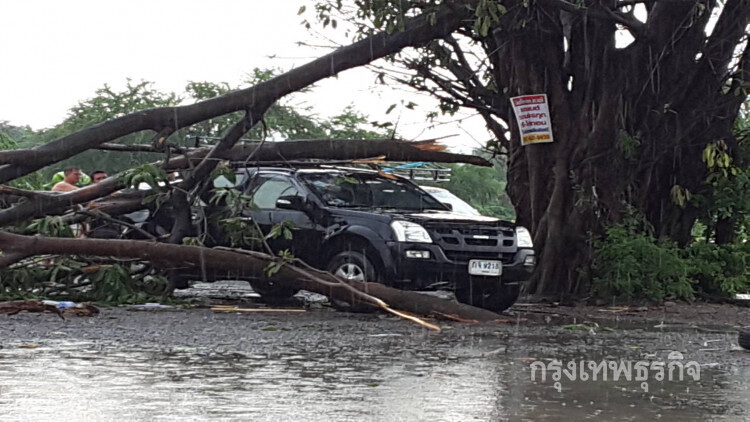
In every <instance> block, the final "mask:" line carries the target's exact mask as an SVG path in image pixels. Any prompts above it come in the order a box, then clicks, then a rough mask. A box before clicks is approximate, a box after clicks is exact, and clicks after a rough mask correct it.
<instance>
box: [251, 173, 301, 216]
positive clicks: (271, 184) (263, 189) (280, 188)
mask: <svg viewBox="0 0 750 422" xmlns="http://www.w3.org/2000/svg"><path fill="white" fill-rule="evenodd" d="M258 182H259V186H258V185H257V188H255V190H254V191H253V193H252V197H253V200H252V205H253V206H255V207H257V208H258V209H274V208H276V200H277V199H279V197H280V196H286V195H298V194H299V191H298V190H297V187H296V186H294V184H293V183H292V181H291V180H289V179H288V178H286V177H283V176H261V180H259V181H258Z"/></svg>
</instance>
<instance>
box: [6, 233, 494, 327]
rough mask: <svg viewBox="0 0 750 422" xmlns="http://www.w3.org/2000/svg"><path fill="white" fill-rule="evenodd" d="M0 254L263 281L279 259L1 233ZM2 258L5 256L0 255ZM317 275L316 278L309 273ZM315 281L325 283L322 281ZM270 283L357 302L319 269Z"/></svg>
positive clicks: (411, 295)
mask: <svg viewBox="0 0 750 422" xmlns="http://www.w3.org/2000/svg"><path fill="white" fill-rule="evenodd" d="M0 250H2V251H3V254H11V255H16V254H27V255H40V254H53V255H84V256H100V257H110V256H111V257H118V258H139V259H143V260H148V261H152V262H159V263H170V264H171V265H177V266H183V267H186V268H195V267H197V266H201V265H202V266H205V268H207V269H218V270H221V271H225V272H231V273H233V274H234V275H235V276H238V277H257V278H264V277H265V272H264V269H265V268H266V267H267V266H268V264H270V263H273V262H276V261H277V259H276V258H274V257H273V256H271V255H266V254H262V253H259V252H249V251H243V252H242V253H237V252H233V251H229V250H226V249H209V248H204V247H197V246H184V245H171V244H166V243H154V242H146V241H137V240H99V239H63V238H51V237H42V236H22V235H16V234H11V233H7V232H3V231H0ZM0 256H2V255H0ZM310 273H313V274H314V276H315V277H310V276H308V275H307V274H310ZM315 278H318V279H321V280H322V281H323V283H322V282H321V281H319V280H315ZM269 280H271V281H273V282H274V283H278V284H282V285H287V286H289V287H292V288H295V289H304V290H308V291H311V292H315V293H320V294H323V295H326V296H328V297H331V298H335V299H340V300H343V301H347V302H351V301H355V303H356V300H357V299H359V300H360V301H361V300H362V298H358V297H357V296H356V295H353V294H352V291H351V289H349V288H347V287H346V286H345V285H344V284H345V282H344V281H343V280H340V279H338V278H336V277H334V276H333V275H331V274H329V273H325V272H322V271H317V270H300V269H299V268H296V267H294V266H291V265H284V266H283V267H282V268H281V269H280V270H279V272H278V273H276V274H274V276H273V277H271V278H270V279H269ZM346 283H348V284H349V286H351V287H353V288H355V289H356V290H358V291H361V292H365V293H367V294H368V295H371V296H374V297H377V298H380V299H382V300H383V301H385V302H386V303H387V304H388V305H390V306H391V307H392V308H396V309H400V310H402V311H407V312H411V313H414V314H417V315H424V316H430V315H441V314H442V315H455V316H457V317H459V318H461V319H466V320H475V321H482V322H488V321H493V320H496V319H499V318H500V316H499V315H498V314H496V313H494V312H491V311H487V310H484V309H480V308H475V307H473V306H469V305H464V304H460V303H456V302H451V301H448V300H444V299H439V298H436V297H432V296H428V295H423V294H419V293H416V292H409V291H402V290H398V289H394V288H391V287H387V286H385V285H382V284H380V283H363V282H354V281H347V282H346Z"/></svg>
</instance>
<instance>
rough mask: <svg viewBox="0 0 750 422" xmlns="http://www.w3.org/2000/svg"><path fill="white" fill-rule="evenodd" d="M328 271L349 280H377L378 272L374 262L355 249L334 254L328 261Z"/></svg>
mask: <svg viewBox="0 0 750 422" xmlns="http://www.w3.org/2000/svg"><path fill="white" fill-rule="evenodd" d="M328 272H330V273H331V274H333V275H335V276H337V277H340V278H343V279H347V280H355V281H377V272H376V270H375V267H374V266H373V265H372V262H370V260H369V259H367V257H366V256H364V255H363V254H361V253H359V252H354V251H344V252H341V253H339V254H337V255H336V256H334V257H333V258H332V259H331V262H329V263H328Z"/></svg>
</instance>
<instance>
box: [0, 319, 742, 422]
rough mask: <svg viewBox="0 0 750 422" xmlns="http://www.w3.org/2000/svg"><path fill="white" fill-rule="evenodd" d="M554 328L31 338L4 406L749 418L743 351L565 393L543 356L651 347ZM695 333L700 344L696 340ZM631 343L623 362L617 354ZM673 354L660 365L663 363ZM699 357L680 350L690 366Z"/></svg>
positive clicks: (13, 351)
mask: <svg viewBox="0 0 750 422" xmlns="http://www.w3.org/2000/svg"><path fill="white" fill-rule="evenodd" d="M530 331H535V330H530ZM554 333H555V331H554V330H542V331H540V332H534V333H502V335H498V336H486V337H479V338H475V337H470V338H468V339H466V338H464V339H461V338H452V339H451V340H450V341H446V339H441V338H439V337H438V338H425V340H424V341H418V340H419V339H409V338H408V337H407V336H405V337H403V338H402V337H398V336H385V337H368V339H367V341H366V342H364V344H361V345H359V346H355V345H353V344H344V345H340V344H336V343H333V342H329V341H328V340H326V339H325V338H321V336H320V333H317V334H316V337H315V338H314V339H313V340H316V341H310V342H306V341H302V342H300V343H299V344H296V345H286V346H285V347H283V348H279V349H276V350H274V351H273V352H269V351H267V350H266V351H265V352H261V351H259V350H255V349H254V348H253V347H252V346H250V347H248V348H246V349H245V350H240V349H238V350H229V349H228V348H205V347H177V346H173V347H169V348H156V347H153V346H147V347H146V349H136V348H134V347H132V346H123V345H120V344H118V343H116V342H112V343H107V342H100V341H83V342H81V341H79V342H76V341H68V340H59V339H54V340H42V341H40V342H39V343H38V344H35V346H37V347H35V348H33V347H32V346H31V345H30V342H25V343H24V342H17V341H13V342H5V343H4V344H3V346H4V348H3V349H0V414H2V415H3V420H4V421H46V420H61V419H62V420H80V421H85V420H96V421H106V420H156V421H172V420H181V421H182V420H255V421H282V420H306V421H331V420H334V421H339V420H387V421H418V420H423V421H465V420H536V421H539V420H560V419H563V418H565V419H569V420H587V419H591V420H594V419H595V420H654V419H656V420H658V419H666V420H671V419H679V420H705V419H726V420H737V419H747V418H749V417H750V411H749V410H748V409H750V406H749V405H750V392H749V390H748V386H749V385H750V368H748V366H747V365H746V364H744V365H743V361H742V359H745V358H744V357H742V359H740V360H739V361H738V363H737V362H735V363H732V362H730V363H722V364H721V365H718V364H717V365H713V364H707V362H706V361H701V363H702V365H703V366H701V373H700V380H699V381H693V380H692V379H689V378H688V379H686V380H684V381H679V380H673V381H669V380H664V381H656V380H654V379H653V374H649V375H650V376H651V379H649V391H648V392H646V391H644V390H643V388H642V383H641V382H638V381H635V380H631V381H625V380H623V379H620V380H618V381H613V380H612V379H611V378H610V379H609V380H608V381H602V380H598V381H592V380H590V379H589V380H587V381H581V380H580V378H577V380H576V381H570V380H569V379H567V378H563V379H562V382H561V388H560V391H558V389H557V388H556V387H555V385H554V380H553V379H552V373H551V372H548V373H547V378H546V380H545V382H541V379H540V377H539V378H535V380H533V381H532V378H531V368H530V364H531V363H532V361H534V360H539V361H542V362H544V364H547V363H549V360H545V358H549V357H554V358H555V359H560V360H561V361H562V362H563V363H564V364H565V363H566V361H570V360H579V359H583V358H582V357H581V356H586V358H587V359H591V360H594V361H597V362H598V361H601V360H607V359H609V360H619V359H633V361H634V362H635V361H636V360H638V359H640V358H641V356H642V355H643V354H642V353H639V351H638V349H629V348H627V347H624V346H623V345H622V344H620V340H622V339H614V340H617V341H609V340H606V339H605V340H600V339H596V340H590V339H588V338H585V337H582V336H583V335H582V334H578V333H558V334H557V335H555V334H554ZM300 335H304V333H303V332H300ZM330 335H331V336H335V335H336V334H335V333H331V334H330ZM623 337H625V336H623ZM634 337H639V335H634ZM640 338H641V339H642V340H643V338H642V337H640ZM694 340H695V341H700V339H695V338H691V340H689V341H690V342H694ZM248 341H249V340H248ZM646 341H647V342H648V341H650V340H649V339H646ZM642 344H643V343H642ZM671 346H673V344H672V343H669V342H667V344H662V345H661V346H659V347H661V348H665V347H671ZM659 347H657V348H656V349H659ZM696 347H697V346H696ZM623 350H625V351H627V356H618V353H620V352H623ZM659 350H661V349H659ZM665 353H666V350H661V351H659V352H657V353H655V354H654V356H651V359H652V360H657V359H662V360H664V361H667V360H666V356H665ZM698 356H702V355H698ZM691 359H693V357H691V356H689V355H688V356H685V359H684V362H685V363H686V362H687V361H689V360H691Z"/></svg>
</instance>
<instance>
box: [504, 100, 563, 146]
mask: <svg viewBox="0 0 750 422" xmlns="http://www.w3.org/2000/svg"><path fill="white" fill-rule="evenodd" d="M510 102H511V104H513V112H514V113H515V114H516V121H517V122H518V128H519V130H520V131H521V145H530V144H541V143H546V142H552V141H553V139H552V119H551V118H550V115H549V107H547V94H537V95H522V96H520V97H513V98H511V99H510Z"/></svg>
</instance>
